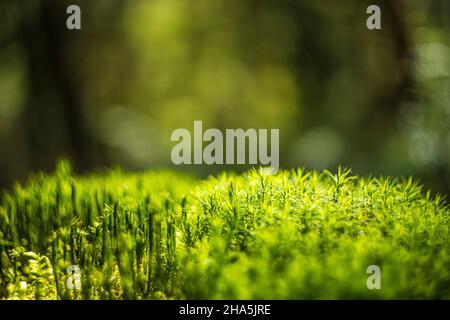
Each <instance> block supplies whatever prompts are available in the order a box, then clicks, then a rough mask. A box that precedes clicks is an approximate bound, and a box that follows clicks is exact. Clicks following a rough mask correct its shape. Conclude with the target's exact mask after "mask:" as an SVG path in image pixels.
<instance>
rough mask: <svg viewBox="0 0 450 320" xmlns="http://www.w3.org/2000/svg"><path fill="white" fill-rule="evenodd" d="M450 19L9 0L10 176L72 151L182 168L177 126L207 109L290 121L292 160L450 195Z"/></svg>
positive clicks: (0, 9)
mask: <svg viewBox="0 0 450 320" xmlns="http://www.w3.org/2000/svg"><path fill="white" fill-rule="evenodd" d="M70 4H77V5H79V6H80V7H81V11H82V30H80V31H70V30H67V28H66V19H67V17H68V15H67V14H66V8H67V6H68V5H70ZM370 4H377V5H379V6H380V7H381V11H382V30H378V31H371V30H368V29H367V28H366V19H367V17H368V15H367V14H366V8H367V6H368V5H370ZM449 16H450V2H449V1H448V0H408V1H400V0H399V1H378V0H373V1H359V0H354V1H349V0H340V1H337V0H336V1H326V0H321V1H317V0H303V1H300V0H269V1H261V0H239V1H237V0H234V1H231V0H214V1H212V0H133V1H131V0H129V1H123V0H95V1H93V0H85V1H75V0H71V1H65V0H0V152H1V156H0V188H7V187H9V186H10V185H11V183H13V182H14V181H16V180H19V181H23V180H24V179H26V178H27V177H28V176H29V174H30V173H31V172H34V171H36V170H51V169H52V168H53V167H54V165H55V162H56V160H57V159H59V158H61V157H63V156H65V157H68V158H70V159H72V160H73V161H74V165H75V169H76V170H77V171H78V172H84V171H87V170H92V169H95V168H99V167H102V166H110V165H120V166H122V167H124V168H126V169H131V170H142V169H148V168H157V167H174V166H173V165H172V164H171V162H170V151H171V148H172V147H173V145H174V143H171V141H170V134H171V132H172V131H173V130H174V129H176V128H180V127H183V128H188V129H191V128H192V126H193V121H194V120H203V127H204V128H209V127H216V128H219V129H225V128H239V127H241V128H251V127H254V128H280V162H281V167H284V168H289V167H293V166H305V167H306V168H309V169H323V168H330V169H335V168H336V166H337V165H339V164H342V165H344V166H349V167H351V168H352V170H353V172H354V173H356V174H369V173H371V174H373V175H379V174H389V175H394V176H403V175H415V176H417V177H420V178H421V179H422V181H423V182H425V183H426V186H427V188H432V189H433V191H439V192H443V193H447V194H449V193H450V90H449V89H450V32H449V28H450V23H449ZM178 169H182V170H188V171H189V170H191V171H193V172H195V173H196V174H198V175H200V176H205V175H207V174H210V173H215V172H217V171H218V170H223V169H236V170H243V169H246V168H243V167H236V168H233V167H219V168H217V167H209V166H206V165H204V166H182V167H180V168H178Z"/></svg>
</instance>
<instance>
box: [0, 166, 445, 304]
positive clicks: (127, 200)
mask: <svg viewBox="0 0 450 320" xmlns="http://www.w3.org/2000/svg"><path fill="white" fill-rule="evenodd" d="M0 257H1V260H0V297H1V298H7V299H57V298H62V299H124V298H127V299H149V298H150V299H176V298H194V299H196V298H206V299H209V298H218V299H220V298H236V299H252V298H261V299H264V298H275V299H279V298H288V299H297V298H299V299H301V298H364V299H365V298H387V299H390V298H447V299H448V298H450V271H449V270H450V268H449V266H450V215H449V208H448V206H447V205H446V204H445V203H444V202H443V200H442V198H440V197H438V196H437V197H432V196H431V194H430V193H429V192H428V193H425V192H423V190H422V189H421V186H420V185H419V184H418V183H416V182H415V181H414V180H413V179H403V180H398V179H394V178H388V177H380V178H368V177H356V176H352V175H351V174H350V171H349V170H344V169H339V170H338V172H337V173H331V172H328V171H324V172H322V173H318V172H306V171H304V170H301V169H298V170H292V171H280V172H279V173H278V174H277V175H276V176H268V175H264V174H262V173H261V172H259V171H258V170H252V171H250V172H247V173H245V174H242V175H235V174H232V173H222V174H221V175H219V176H218V177H210V178H208V179H207V180H202V181H200V180H196V179H194V178H192V177H189V176H185V175H181V174H177V173H174V172H147V173H126V172H122V171H121V170H119V169H115V170H110V171H106V172H97V173H93V174H91V175H88V176H75V175H73V173H72V171H71V168H70V165H69V164H68V163H67V162H61V163H60V164H59V165H58V168H57V170H56V172H55V173H54V174H52V175H43V174H38V175H36V176H34V177H33V178H32V179H31V180H30V181H29V182H28V183H27V184H26V185H25V186H20V185H16V186H15V188H14V189H13V190H12V191H11V192H10V193H9V194H5V195H4V197H3V201H2V205H1V207H0ZM70 265H78V266H79V267H80V269H81V275H80V277H81V288H79V289H74V290H70V289H69V288H68V286H67V279H68V277H69V276H70V274H67V273H66V272H67V267H68V266H70ZM369 265H379V266H380V268H381V271H382V288H381V290H369V289H368V288H367V287H366V280H367V277H368V275H367V274H366V268H367V267H368V266H369Z"/></svg>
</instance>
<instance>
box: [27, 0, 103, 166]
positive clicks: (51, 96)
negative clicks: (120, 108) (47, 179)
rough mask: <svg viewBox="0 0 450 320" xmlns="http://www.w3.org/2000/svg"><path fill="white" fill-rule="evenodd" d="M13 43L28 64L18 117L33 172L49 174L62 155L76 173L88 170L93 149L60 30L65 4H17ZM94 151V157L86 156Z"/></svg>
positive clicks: (65, 34)
mask: <svg viewBox="0 0 450 320" xmlns="http://www.w3.org/2000/svg"><path fill="white" fill-rule="evenodd" d="M19 9H20V11H19V12H20V26H19V34H18V36H19V39H20V41H21V42H22V43H23V45H24V47H25V51H26V54H27V59H28V74H29V92H28V101H27V102H26V107H25V111H24V113H23V117H24V123H25V124H26V128H25V130H26V134H27V141H28V142H29V145H28V148H29V156H30V159H32V168H31V169H33V170H38V169H49V168H48V166H51V165H52V164H53V163H54V162H55V160H56V159H57V158H59V157H62V156H68V157H69V158H71V159H72V160H73V161H74V164H75V166H76V168H78V169H81V170H84V169H87V168H88V167H89V165H92V164H90V163H89V160H88V159H89V158H92V157H93V156H94V155H95V154H96V155H99V154H100V152H99V151H100V150H99V149H97V148H95V149H94V142H93V141H92V139H91V136H90V135H89V134H87V133H86V130H85V125H84V121H83V116H82V112H81V106H80V99H79V92H78V90H79V85H78V84H77V83H76V80H75V77H74V74H73V73H72V72H71V71H73V70H70V66H69V64H68V55H70V48H69V46H68V42H69V41H70V39H71V37H75V36H76V35H74V32H76V31H69V30H67V28H66V18H67V14H66V5H65V4H64V2H61V1H52V0H39V1H33V2H29V1H19ZM93 152H95V154H92V153H93Z"/></svg>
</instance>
